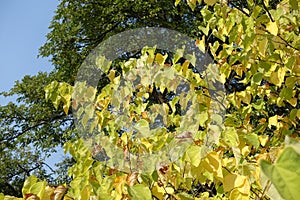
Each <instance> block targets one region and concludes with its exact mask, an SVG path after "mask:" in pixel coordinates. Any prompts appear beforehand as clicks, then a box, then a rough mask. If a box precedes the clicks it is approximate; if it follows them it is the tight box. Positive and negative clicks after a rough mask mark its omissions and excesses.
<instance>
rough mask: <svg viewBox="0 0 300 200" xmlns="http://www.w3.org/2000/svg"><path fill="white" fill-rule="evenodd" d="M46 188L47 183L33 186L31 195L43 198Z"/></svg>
mask: <svg viewBox="0 0 300 200" xmlns="http://www.w3.org/2000/svg"><path fill="white" fill-rule="evenodd" d="M45 187H46V182H45V181H43V182H38V183H35V184H34V185H32V186H31V188H30V191H29V192H30V193H32V194H36V195H37V196H38V197H40V198H42V196H43V193H44V190H45Z"/></svg>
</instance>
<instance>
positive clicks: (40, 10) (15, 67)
mask: <svg viewBox="0 0 300 200" xmlns="http://www.w3.org/2000/svg"><path fill="white" fill-rule="evenodd" d="M58 3H59V1H58V0H26V1H25V0H0V44H1V48H0V61H1V62H0V69H1V71H0V91H8V90H9V89H10V88H11V87H12V86H13V85H14V82H15V80H20V79H22V77H23V76H24V75H27V74H29V75H34V74H36V73H37V72H38V71H50V70H51V69H52V66H51V63H50V62H48V59H47V58H37V55H38V49H39V47H40V46H42V45H43V44H44V43H45V41H46V34H47V33H48V32H49V29H48V26H49V25H50V22H51V20H52V17H53V16H54V11H55V9H56V7H57V5H58ZM8 100H12V99H5V98H3V97H2V96H0V104H1V105H3V104H5V103H7V102H8Z"/></svg>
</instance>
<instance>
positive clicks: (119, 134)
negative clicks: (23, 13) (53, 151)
mask: <svg viewBox="0 0 300 200" xmlns="http://www.w3.org/2000/svg"><path fill="white" fill-rule="evenodd" d="M298 4H299V2H298V1H297V0H289V1H287V0H283V1H270V2H269V1H253V0H248V1H216V0H204V1H201V0H198V1H196V0H191V1H187V2H184V1H180V0H176V1H175V2H173V1H158V2H157V1H153V2H152V1H149V2H145V1H135V2H134V4H133V3H132V2H130V1H114V2H110V1H108V2H105V1H101V2H100V1H82V2H81V1H72V2H67V1H63V2H62V3H61V4H60V6H59V8H58V10H57V15H56V17H55V18H54V21H53V23H52V25H51V28H52V32H51V33H50V34H49V35H48V39H49V40H48V42H47V43H46V45H45V46H44V47H42V49H41V52H42V55H44V56H49V55H52V56H53V57H52V60H53V63H54V65H55V67H56V74H55V76H54V77H51V78H49V77H48V78H46V77H45V78H44V79H42V80H38V79H34V77H31V78H30V77H27V78H26V77H25V78H24V82H26V81H33V82H35V81H41V82H40V86H41V87H40V90H37V93H36V94H35V95H34V94H32V95H33V96H27V95H30V93H29V92H22V90H21V89H22V86H23V85H24V84H21V85H20V86H18V85H17V86H16V87H15V89H14V91H13V92H12V93H16V94H21V97H23V99H21V100H22V101H23V102H26V101H27V104H29V106H28V107H26V106H25V105H24V106H23V109H21V108H22V107H21V106H22V105H21V106H19V105H18V106H17V105H13V104H9V105H8V106H7V107H3V108H1V109H6V110H4V111H3V113H4V114H6V116H3V118H2V121H3V123H6V124H4V126H3V127H6V129H7V131H10V132H13V131H15V130H18V131H19V129H16V128H15V129H14V127H13V125H15V122H14V121H9V120H11V119H13V118H9V117H8V116H7V115H8V113H9V112H10V109H9V106H11V108H13V109H14V110H16V111H17V110H19V112H21V111H22V112H26V111H27V113H29V114H28V115H29V116H30V118H29V119H27V120H24V121H21V119H19V118H17V119H19V120H20V121H16V122H18V123H16V125H19V126H20V125H23V124H26V123H25V122H28V121H29V120H30V119H37V118H35V115H34V112H33V111H34V110H31V109H29V108H30V107H33V108H36V109H37V110H38V109H42V108H43V109H46V110H45V112H42V113H43V114H44V113H47V112H46V111H47V109H48V108H52V111H53V112H55V113H60V114H64V115H65V114H67V115H66V116H70V117H71V116H72V114H74V113H70V109H69V108H70V106H71V100H72V98H71V97H72V95H73V100H74V99H76V100H77V99H78V98H86V99H89V98H91V99H95V105H94V106H92V107H86V108H84V109H83V111H82V112H76V114H78V113H79V119H81V120H80V123H81V126H80V128H83V129H84V128H89V130H97V131H98V132H100V133H99V135H98V137H95V138H94V140H92V141H90V143H89V144H92V145H91V146H89V145H86V144H87V141H86V140H83V139H78V138H72V139H71V140H70V141H68V142H66V143H65V146H64V149H65V151H66V152H69V153H70V154H71V155H72V157H73V159H74V160H76V163H75V164H74V165H73V166H72V167H70V168H69V171H68V174H69V176H70V177H71V182H70V183H69V185H68V190H63V192H61V193H63V195H64V197H63V198H64V199H70V198H73V199H90V198H95V199H99V198H100V199H101V198H103V199H152V198H154V199H168V198H170V199H197V198H198V199H201V198H211V199H220V198H222V199H249V198H259V199H268V198H270V197H271V198H274V199H280V198H284V199H293V198H294V199H295V197H296V196H295V195H297V192H298V191H297V188H298V187H299V181H298V176H299V173H298V172H299V166H298V165H299V146H297V145H298V140H299V119H300V106H299V105H300V104H299V99H300V98H299V73H300V71H299V66H300V62H299V61H300V60H299V58H300V53H299V49H300V37H299V27H300V25H299V21H300V20H299V5H298ZM175 5H176V6H177V7H175ZM114 8H117V9H114ZM98 13H101V15H99V14H98ZM102 14H103V15H102ZM104 15H106V16H107V17H103V16H104ZM91 18H93V19H94V20H91ZM162 19H165V20H162ZM103 20H104V21H105V20H108V22H102V21H103ZM144 25H149V26H163V27H167V28H174V29H176V30H179V31H182V32H183V33H186V34H188V35H190V36H192V37H194V38H198V39H196V44H197V45H198V47H199V49H201V50H202V51H204V50H205V51H207V52H208V53H209V54H210V55H211V56H212V57H213V60H214V65H210V67H211V69H213V68H217V69H218V71H219V72H220V73H219V78H218V79H215V80H214V81H218V82H220V83H222V84H224V86H225V88H226V89H227V93H226V99H224V100H223V102H224V105H225V106H226V111H227V113H226V117H225V118H224V123H223V121H222V120H223V119H222V116H218V115H213V114H212V112H210V109H211V107H210V106H209V105H210V103H211V102H212V98H213V97H212V96H211V94H209V93H208V91H207V90H205V88H207V80H206V79H203V75H204V74H201V73H199V72H195V71H193V69H192V68H191V67H189V64H190V63H193V62H191V60H189V59H187V60H184V61H183V62H177V61H178V60H177V61H175V60H174V59H176V58H177V57H178V56H176V54H175V55H174V56H173V55H172V54H170V53H169V54H168V52H164V53H162V52H160V51H158V50H156V49H155V48H152V47H150V48H149V47H147V48H145V49H143V50H141V51H140V52H139V53H138V54H136V55H135V56H132V54H128V55H129V56H128V57H125V58H123V59H124V61H122V60H120V62H118V63H112V66H109V67H106V69H107V70H105V75H106V77H107V79H106V81H105V82H103V83H101V84H102V85H100V86H99V87H98V88H86V85H84V83H81V84H80V83H79V84H77V85H74V79H75V76H76V71H77V69H78V67H79V66H80V64H81V61H82V60H83V58H84V57H85V56H86V55H87V54H88V53H89V51H90V50H91V49H93V48H94V47H95V45H97V44H98V43H99V42H101V41H103V39H105V38H107V37H108V36H110V35H113V34H115V33H118V32H120V31H122V30H125V29H126V28H134V27H140V26H144ZM129 57H134V58H132V59H128V58H129ZM167 57H168V59H169V60H171V62H166V58H167ZM179 57H180V56H179ZM98 59H100V58H98ZM191 59H192V57H191ZM189 62H190V63H189ZM153 64H155V65H156V66H158V67H157V69H159V70H160V72H161V73H160V75H159V73H158V74H155V73H154V75H155V76H153V77H152V79H153V81H154V82H155V83H154V84H153V82H151V83H150V82H149V81H150V79H147V76H146V75H145V74H147V73H148V72H149V71H147V70H150V69H149V65H153ZM99 67H103V65H100V66H99ZM166 73H167V74H169V76H165V75H164V74H166ZM139 74H143V75H144V76H143V77H146V78H144V79H141V85H139V86H138V87H137V86H135V85H130V84H123V85H122V84H120V83H121V81H120V80H125V81H126V80H127V81H128V80H135V78H136V77H137V76H138V75H139ZM152 74H153V73H152ZM39 76H43V75H38V76H37V77H36V78H38V77H39ZM177 76H180V77H183V79H184V80H188V81H187V82H188V84H189V85H190V86H191V87H190V88H195V89H194V90H191V92H190V93H188V94H187V97H185V96H183V95H182V96H180V95H178V94H177V96H176V88H177V87H178V85H177V84H178V83H176V82H175V81H174V77H177ZM54 78H55V79H56V81H53V80H54ZM43 81H44V82H43ZM46 81H47V82H46ZM210 81H211V80H210ZM42 83H44V84H42ZM149 83H150V84H149ZM30 86H32V84H28V90H29V88H30ZM26 88H27V87H25V88H24V89H26ZM196 88H197V89H196ZM44 89H45V91H46V92H45V94H46V98H47V99H48V102H46V101H45V100H43V97H41V96H43V95H44V92H43V90H44ZM72 91H76V92H77V93H76V92H75V94H73V93H72ZM78 91H82V92H78ZM119 91H120V92H119ZM24 94H26V95H24ZM22 95H23V96H22ZM76 95H77V96H76ZM74 97H76V98H74ZM50 101H51V102H52V103H53V105H54V106H53V107H51V106H52V105H51V104H50ZM42 102H43V103H45V106H41V107H39V106H40V105H43V104H41V103H42ZM187 102H190V107H192V108H193V109H191V111H190V112H189V111H186V112H185V111H184V110H185V109H186V108H187V105H188V103H187ZM73 103H74V101H73ZM49 104H50V105H49ZM75 104H76V105H75V110H76V109H77V108H78V109H80V106H81V105H80V101H78V102H76V101H75ZM200 105H201V106H200ZM35 106H37V107H35ZM73 106H74V105H73ZM193 106H195V107H193ZM55 108H57V109H58V110H56V109H55ZM115 108H126V109H124V110H123V111H122V114H123V115H125V116H126V117H122V116H120V115H119V113H116V112H115V110H114V109H115ZM15 113H16V112H13V113H12V114H11V115H14V114H15ZM27 113H24V115H20V116H27V115H26V114H27ZM165 113H167V114H165ZM94 114H95V115H94ZM157 114H161V115H162V116H163V118H162V119H161V120H160V121H159V123H160V125H162V126H158V127H157V126H155V127H154V128H153V127H152V128H151V123H154V121H155V119H156V116H157ZM16 116H18V117H19V115H16ZM42 116H43V115H42ZM46 116H49V114H48V115H46ZM185 116H187V117H185ZM38 119H44V118H40V117H38ZM59 119H66V118H64V117H62V118H59ZM7 120H8V121H7ZM193 120H194V121H193ZM2 121H1V122H2ZM45 121H46V120H45ZM52 121H53V119H52V120H50V122H52ZM42 122H43V121H42ZM50 122H49V120H48V121H47V123H50ZM91 122H92V123H91ZM211 122H213V125H218V126H211ZM44 123H46V122H44ZM89 124H92V126H90V125H89ZM130 124H131V125H132V124H133V125H132V126H128V125H130ZM10 125H11V126H10ZM34 125H35V124H33V126H34ZM24 126H25V125H24ZM37 126H38V125H37ZM42 127H45V126H42ZM62 127H64V126H62V125H60V126H57V127H55V126H54V127H51V126H49V127H48V129H49V130H57V129H58V128H62ZM8 128H10V129H8ZM21 128H22V127H21ZM52 128H53V129H52ZM56 128H57V129H56ZM23 129H24V130H26V126H25V127H24V128H23ZM23 129H21V130H23ZM133 129H134V131H133ZM31 130H33V131H32V132H30V131H31ZM38 130H40V129H38ZM38 130H36V131H34V129H30V131H29V130H28V131H26V134H21V135H24V138H23V137H20V138H19V137H18V140H16V143H13V142H14V141H15V139H16V138H13V139H12V142H6V143H5V144H4V145H3V147H2V148H3V150H5V149H6V148H8V147H10V146H9V145H14V144H19V145H20V144H23V143H24V144H29V143H25V142H26V141H27V140H29V139H31V138H35V139H34V142H33V143H30V144H35V142H36V143H37V147H39V146H38V145H42V146H43V145H45V149H47V147H49V145H47V144H46V143H38V142H37V141H39V140H41V139H42V136H43V134H42V131H45V130H43V129H41V132H40V134H33V133H35V132H37V131H38ZM73 131H74V132H76V131H77V132H76V133H80V132H79V130H76V129H75V130H73ZM3 133H4V134H3V135H4V136H5V134H6V132H5V130H4V131H3ZM7 133H9V132H7ZM37 133H38V132H37ZM44 133H45V132H44ZM47 133H48V132H47ZM57 133H59V132H57ZM136 133H140V135H137V134H136ZM30 134H32V135H30ZM65 134H66V133H63V137H65V138H66V139H70V138H71V137H70V136H71V134H69V135H65ZM180 134H183V135H180ZM7 135H9V134H7ZM55 135H56V134H55V133H53V134H52V135H51V137H55ZM136 135H137V136H136ZM29 136H30V137H29ZM1 137H2V136H1ZM176 138H177V139H178V138H179V140H176ZM208 138H209V139H210V141H213V143H207V141H208ZM26 139H27V140H26ZM3 141H5V138H3ZM20 141H21V142H22V143H20ZM185 141H191V142H185ZM289 141H292V142H289ZM176 142H181V143H180V145H178V143H176ZM182 143H184V144H186V146H185V145H182ZM20 146H21V145H20ZM182 146H184V148H177V147H182ZM26 147H28V146H26ZM30 147H31V146H30ZM33 147H35V146H33ZM112 147H113V149H118V150H117V151H116V152H118V153H120V155H124V157H125V158H126V159H119V157H118V156H115V157H114V153H115V151H109V150H110V149H112ZM168 147H170V148H168ZM104 150H105V151H104ZM161 150H163V151H161ZM26 152H31V151H28V150H27V151H26ZM153 154H154V155H158V156H159V157H160V158H162V159H164V161H166V162H161V163H156V164H157V165H156V166H155V167H153V168H151V167H150V168H147V170H146V171H145V170H141V169H143V166H147V167H148V166H150V165H151V164H153V163H155V161H156V160H155V156H152V155H153ZM13 155H14V156H15V155H18V154H14V153H12V154H11V156H13ZM129 155H130V156H129ZM137 155H147V156H148V157H147V158H148V160H147V159H145V160H142V161H143V162H141V163H139V161H140V160H139V157H138V156H137ZM126 156H127V157H126ZM168 156H169V157H168ZM113 158H114V159H115V160H114V161H115V163H117V164H118V165H114V163H110V162H112V160H113ZM127 158H128V159H127ZM174 158H176V159H174ZM147 161H148V163H147ZM124 162H125V164H124ZM37 163H38V162H37ZM121 163H122V164H124V167H123V168H120V167H119V166H121V165H120V164H121ZM21 166H26V162H25V163H22V165H21ZM28 173H29V174H31V173H32V172H31V171H29V172H28ZM40 178H41V179H43V177H42V176H41V177H40ZM6 180H7V179H6ZM10 184H11V181H10ZM283 184H284V185H283ZM47 187H48V188H49V186H46V183H45V182H44V181H39V180H38V179H37V178H35V177H33V176H31V177H30V178H29V179H27V181H26V182H25V185H24V189H23V197H24V198H25V199H26V198H30V197H31V196H37V197H38V198H40V199H42V198H44V197H43V196H44V195H46V194H45V191H46V188H47ZM58 187H61V188H65V187H64V186H58ZM55 190H56V189H55ZM55 190H54V189H53V190H51V191H52V192H50V194H51V195H53V194H54V193H55V192H54V191H55ZM8 191H9V190H8ZM61 193H60V194H61ZM141 194H142V195H141ZM63 195H62V196H63ZM0 198H2V197H1V196H0ZM45 198H46V197H45ZM58 199H61V197H59V198H58Z"/></svg>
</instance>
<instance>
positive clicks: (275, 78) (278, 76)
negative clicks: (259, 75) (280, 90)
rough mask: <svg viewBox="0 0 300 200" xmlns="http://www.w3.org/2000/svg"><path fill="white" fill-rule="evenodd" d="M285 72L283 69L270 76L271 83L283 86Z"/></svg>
mask: <svg viewBox="0 0 300 200" xmlns="http://www.w3.org/2000/svg"><path fill="white" fill-rule="evenodd" d="M284 76H285V70H284V69H283V68H279V69H278V71H277V72H272V73H271V76H270V81H271V83H273V84H275V85H277V86H279V87H280V86H281V84H282V82H283V81H284Z"/></svg>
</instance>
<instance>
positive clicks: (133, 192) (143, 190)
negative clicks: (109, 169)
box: [128, 184, 152, 200]
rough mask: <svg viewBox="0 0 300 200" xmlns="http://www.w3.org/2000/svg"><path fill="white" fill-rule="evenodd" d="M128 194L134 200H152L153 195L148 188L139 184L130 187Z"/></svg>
mask: <svg viewBox="0 0 300 200" xmlns="http://www.w3.org/2000/svg"><path fill="white" fill-rule="evenodd" d="M128 193H129V196H130V198H131V199H132V200H151V199H152V195H151V191H150V189H149V188H148V187H146V186H145V185H143V184H137V185H134V186H132V187H128Z"/></svg>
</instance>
